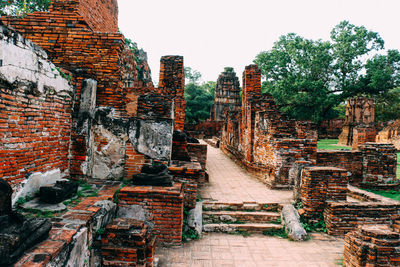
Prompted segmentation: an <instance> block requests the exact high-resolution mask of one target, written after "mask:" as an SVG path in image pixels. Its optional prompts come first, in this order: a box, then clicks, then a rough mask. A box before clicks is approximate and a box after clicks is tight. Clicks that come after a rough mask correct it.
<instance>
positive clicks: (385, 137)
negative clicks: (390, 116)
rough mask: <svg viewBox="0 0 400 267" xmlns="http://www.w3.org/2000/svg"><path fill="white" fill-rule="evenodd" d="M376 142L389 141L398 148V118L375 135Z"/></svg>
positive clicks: (399, 127)
mask: <svg viewBox="0 0 400 267" xmlns="http://www.w3.org/2000/svg"><path fill="white" fill-rule="evenodd" d="M376 142H377V143H391V144H393V145H394V146H395V147H396V149H397V150H400V119H398V120H396V121H394V122H393V123H390V124H389V125H388V126H386V127H385V128H384V129H383V130H382V131H380V132H379V133H378V135H377V136H376Z"/></svg>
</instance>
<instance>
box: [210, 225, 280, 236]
mask: <svg viewBox="0 0 400 267" xmlns="http://www.w3.org/2000/svg"><path fill="white" fill-rule="evenodd" d="M282 228H283V226H282V225H280V224H272V223H244V224H233V223H220V224H218V223H210V224H205V225H203V232H219V233H241V232H248V233H260V234H262V233H263V232H264V231H271V230H280V229H282Z"/></svg>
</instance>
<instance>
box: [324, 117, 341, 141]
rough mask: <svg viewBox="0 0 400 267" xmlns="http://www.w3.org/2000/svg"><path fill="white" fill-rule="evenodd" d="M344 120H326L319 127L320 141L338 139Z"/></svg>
mask: <svg viewBox="0 0 400 267" xmlns="http://www.w3.org/2000/svg"><path fill="white" fill-rule="evenodd" d="M343 125H344V119H332V120H324V121H322V122H321V124H319V126H318V139H338V138H339V135H340V133H341V132H342V128H343Z"/></svg>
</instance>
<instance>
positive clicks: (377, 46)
mask: <svg viewBox="0 0 400 267" xmlns="http://www.w3.org/2000/svg"><path fill="white" fill-rule="evenodd" d="M383 47H384V42H383V40H382V38H381V37H380V36H379V34H378V33H376V32H372V31H368V30H367V29H366V28H365V27H364V26H360V27H359V26H355V25H352V24H350V23H349V22H348V21H343V22H341V23H339V24H338V25H337V26H336V27H335V28H334V29H333V30H332V31H331V40H330V41H326V42H324V41H321V40H317V41H315V40H309V39H305V38H303V37H300V36H298V35H296V34H294V33H290V34H287V35H285V36H281V37H280V39H279V40H278V41H277V42H276V43H275V44H274V46H273V48H272V49H271V50H270V51H265V52H261V53H260V54H258V55H257V57H256V59H255V60H254V62H255V63H256V64H257V65H258V66H259V67H260V69H261V72H262V75H263V78H265V81H264V82H263V87H262V89H263V92H268V93H271V94H272V95H273V96H274V98H275V100H276V102H277V104H278V105H279V106H280V108H281V110H282V111H283V112H284V113H286V114H287V115H289V116H290V117H292V118H296V119H312V120H313V121H315V122H321V121H322V120H324V119H330V118H333V117H337V116H338V115H339V113H338V111H340V109H338V108H337V106H338V105H341V104H343V102H344V101H345V100H346V99H347V98H348V97H351V96H355V95H358V94H364V95H377V94H382V93H383V94H384V93H386V92H388V91H389V90H390V89H392V88H394V87H395V86H396V85H397V84H398V79H399V76H398V75H399V70H398V66H399V65H398V64H399V62H400V61H399V59H400V56H399V54H398V51H397V50H391V51H389V52H388V55H379V56H378V55H376V56H374V57H372V58H369V59H368V57H369V53H370V52H377V51H379V50H381V49H383Z"/></svg>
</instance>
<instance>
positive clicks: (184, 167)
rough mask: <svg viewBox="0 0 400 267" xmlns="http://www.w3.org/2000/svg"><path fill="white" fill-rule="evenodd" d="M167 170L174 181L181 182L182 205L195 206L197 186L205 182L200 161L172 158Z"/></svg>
mask: <svg viewBox="0 0 400 267" xmlns="http://www.w3.org/2000/svg"><path fill="white" fill-rule="evenodd" d="M168 170H169V172H170V173H171V174H172V175H173V177H174V178H173V179H174V181H175V182H179V183H182V184H183V189H184V206H185V207H187V208H190V209H193V208H194V207H195V206H196V198H197V195H198V187H199V185H201V184H203V183H205V171H204V170H203V169H202V167H201V165H200V163H199V162H198V161H191V162H185V161H178V160H174V161H172V163H171V166H170V167H169V168H168Z"/></svg>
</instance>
